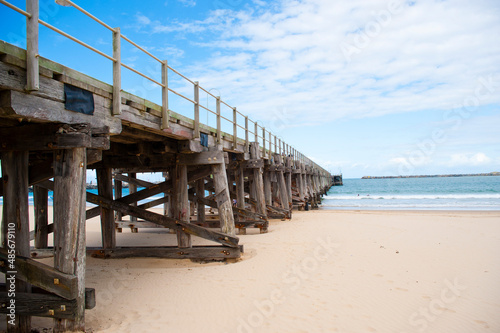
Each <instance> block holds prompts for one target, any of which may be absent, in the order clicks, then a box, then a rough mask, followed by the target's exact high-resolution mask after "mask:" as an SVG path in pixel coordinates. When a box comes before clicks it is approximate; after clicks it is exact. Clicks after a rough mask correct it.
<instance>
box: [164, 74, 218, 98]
mask: <svg viewBox="0 0 500 333" xmlns="http://www.w3.org/2000/svg"><path fill="white" fill-rule="evenodd" d="M168 69H170V70H171V71H172V72H174V73H175V74H177V75H179V76H180V77H182V78H183V79H185V80H186V81H188V82H190V83H191V84H195V83H194V81H192V80H190V79H189V78H188V77H186V76H184V75H182V74H181V73H179V72H178V71H176V70H175V69H173V68H172V67H170V66H168ZM203 90H205V89H203ZM221 102H222V101H221Z"/></svg>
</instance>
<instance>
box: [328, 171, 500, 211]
mask: <svg viewBox="0 0 500 333" xmlns="http://www.w3.org/2000/svg"><path fill="white" fill-rule="evenodd" d="M321 207H322V208H323V209H346V210H347V209H355V210H371V209H373V210H385V209H388V210H398V209H399V210H402V209H416V210H420V209H421V210H500V176H484V177H432V178H392V179H344V186H334V187H332V188H331V189H330V190H329V191H328V193H327V195H326V196H324V197H323V204H322V205H321Z"/></svg>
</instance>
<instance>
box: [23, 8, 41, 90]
mask: <svg viewBox="0 0 500 333" xmlns="http://www.w3.org/2000/svg"><path fill="white" fill-rule="evenodd" d="M38 8H39V4H38V0H26V11H27V12H28V13H30V14H31V17H27V18H26V90H28V91H33V90H38V89H39V88H40V76H39V67H38V12H39V10H38Z"/></svg>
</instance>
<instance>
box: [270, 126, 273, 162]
mask: <svg viewBox="0 0 500 333" xmlns="http://www.w3.org/2000/svg"><path fill="white" fill-rule="evenodd" d="M272 145H273V144H272V142H271V132H269V159H271V156H272V155H271V148H272Z"/></svg>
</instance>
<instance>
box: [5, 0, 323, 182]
mask: <svg viewBox="0 0 500 333" xmlns="http://www.w3.org/2000/svg"><path fill="white" fill-rule="evenodd" d="M56 2H57V3H58V4H60V5H63V6H72V7H74V8H76V9H77V10H79V11H80V12H82V13H83V14H85V15H87V16H88V17H90V18H91V19H93V20H94V21H96V22H97V23H99V24H101V25H102V26H104V27H105V28H106V29H108V30H110V31H111V32H112V40H113V55H112V56H109V55H107V54H106V53H104V52H102V51H100V50H98V49H96V48H95V47H93V46H91V45H89V44H87V43H85V42H83V41H81V40H79V39H77V38H76V37H74V36H71V35H69V34H68V33H66V32H64V31H62V30H60V29H58V28H56V27H54V26H52V25H51V24H49V23H47V22H44V21H42V20H41V19H39V17H38V14H39V3H38V0H27V1H26V10H23V9H21V8H18V7H16V6H14V5H12V4H11V3H9V2H7V1H5V0H0V3H1V4H3V5H5V6H7V7H9V8H11V9H12V10H14V11H16V12H18V13H20V14H22V15H24V16H26V18H27V20H26V31H27V45H26V51H27V55H26V58H27V59H26V62H27V70H26V71H27V84H26V89H27V90H30V91H33V90H38V89H39V66H38V57H39V54H38V25H39V24H41V25H43V26H45V27H47V28H49V29H51V30H53V31H55V32H56V33H58V34H61V35H62V36H65V37H66V38H68V39H70V40H72V41H74V42H76V43H78V44H80V45H82V46H84V47H86V48H88V49H89V50H91V51H93V52H95V53H97V54H99V55H101V56H103V57H105V58H106V59H108V60H111V61H112V62H113V115H119V114H121V92H122V80H121V69H122V67H124V68H126V69H128V70H130V71H132V72H133V73H135V74H137V75H139V76H141V77H143V78H145V79H147V80H149V81H151V82H152V83H154V84H155V85H158V86H159V87H160V88H161V91H162V104H161V107H162V112H161V119H162V121H161V129H167V128H169V123H170V113H171V110H170V109H169V92H170V93H173V94H175V95H177V96H179V97H181V98H182V99H184V100H186V101H188V102H190V103H192V104H193V113H194V115H193V119H194V138H199V137H200V108H202V109H205V110H206V111H207V112H210V113H211V114H213V115H215V116H216V119H217V121H216V135H217V136H216V137H217V142H218V143H220V142H221V140H222V128H221V122H222V120H225V121H227V122H228V123H229V124H232V127H233V133H232V136H233V146H234V147H236V143H237V140H238V128H239V129H241V130H243V131H244V133H245V137H244V140H245V147H246V149H248V147H249V143H250V140H251V137H250V136H251V135H252V136H253V137H254V138H253V140H254V141H255V142H259V144H260V146H261V148H262V156H263V157H264V158H270V157H271V155H272V154H280V155H287V156H290V155H291V156H293V157H294V159H295V160H298V161H300V162H302V163H304V164H306V165H309V166H312V167H314V168H315V169H317V170H320V171H321V172H322V173H324V174H329V172H328V171H326V170H325V169H323V168H322V167H321V166H319V165H318V164H316V163H315V162H314V161H312V160H311V159H309V158H307V157H306V156H305V155H304V154H302V153H301V152H299V151H298V150H296V149H295V148H294V147H292V146H290V145H288V144H287V143H286V142H284V141H282V140H281V138H279V137H277V136H276V135H274V134H273V133H271V132H270V131H268V130H266V128H265V127H263V126H261V125H259V124H258V123H257V122H255V121H252V120H251V119H249V118H248V116H246V115H244V114H242V113H241V112H239V111H238V110H237V108H236V107H233V106H231V105H229V104H228V103H226V102H224V101H223V100H221V98H220V96H216V95H214V94H212V93H211V92H210V90H207V89H205V88H203V87H202V86H200V84H199V82H197V81H192V80H191V79H189V78H188V77H186V76H185V75H183V74H181V73H180V72H178V71H177V70H175V69H174V68H172V67H170V66H169V65H168V61H167V60H161V59H160V58H158V57H156V56H155V55H153V54H152V53H151V52H149V51H147V50H146V49H144V48H143V47H141V46H139V45H138V44H137V43H135V42H134V41H132V40H130V39H129V38H127V37H126V36H124V35H123V34H121V30H120V28H119V27H117V28H113V27H111V26H109V25H108V24H106V23H104V22H103V21H101V20H100V19H98V18H97V17H95V16H93V15H92V14H90V13H89V12H87V11H86V10H85V9H83V8H81V7H80V6H78V5H77V4H75V3H74V2H73V1H71V0H56ZM122 39H123V40H125V41H127V42H128V43H130V44H131V45H133V46H134V47H135V48H137V49H138V50H140V51H142V52H143V53H145V54H146V55H148V56H149V57H151V58H152V59H154V60H155V61H157V62H158V63H160V64H161V82H158V81H157V80H155V79H153V78H151V77H150V76H148V75H146V74H144V73H142V72H140V71H138V70H136V69H134V68H133V67H132V66H130V65H127V64H125V63H123V62H122V61H121V53H122V52H121V41H122ZM170 72H171V73H174V74H176V75H178V76H179V77H181V78H182V79H183V80H185V81H187V82H189V83H190V84H192V86H193V91H194V95H193V96H194V98H193V99H191V98H189V97H187V96H185V95H183V94H181V93H180V92H178V91H175V90H174V89H172V88H171V87H169V73H170ZM200 90H202V91H203V92H205V93H206V94H207V98H208V96H211V97H212V98H213V99H215V111H214V110H212V109H210V108H209V107H208V102H207V106H206V107H205V106H204V105H202V104H200ZM221 105H225V106H226V107H228V108H229V109H231V110H232V113H233V115H232V119H229V118H227V117H225V116H223V115H222V113H221ZM238 116H241V117H243V118H244V119H245V122H244V125H242V124H241V123H240V124H239V123H238ZM205 125H207V126H208V124H205ZM252 128H253V129H252Z"/></svg>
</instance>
